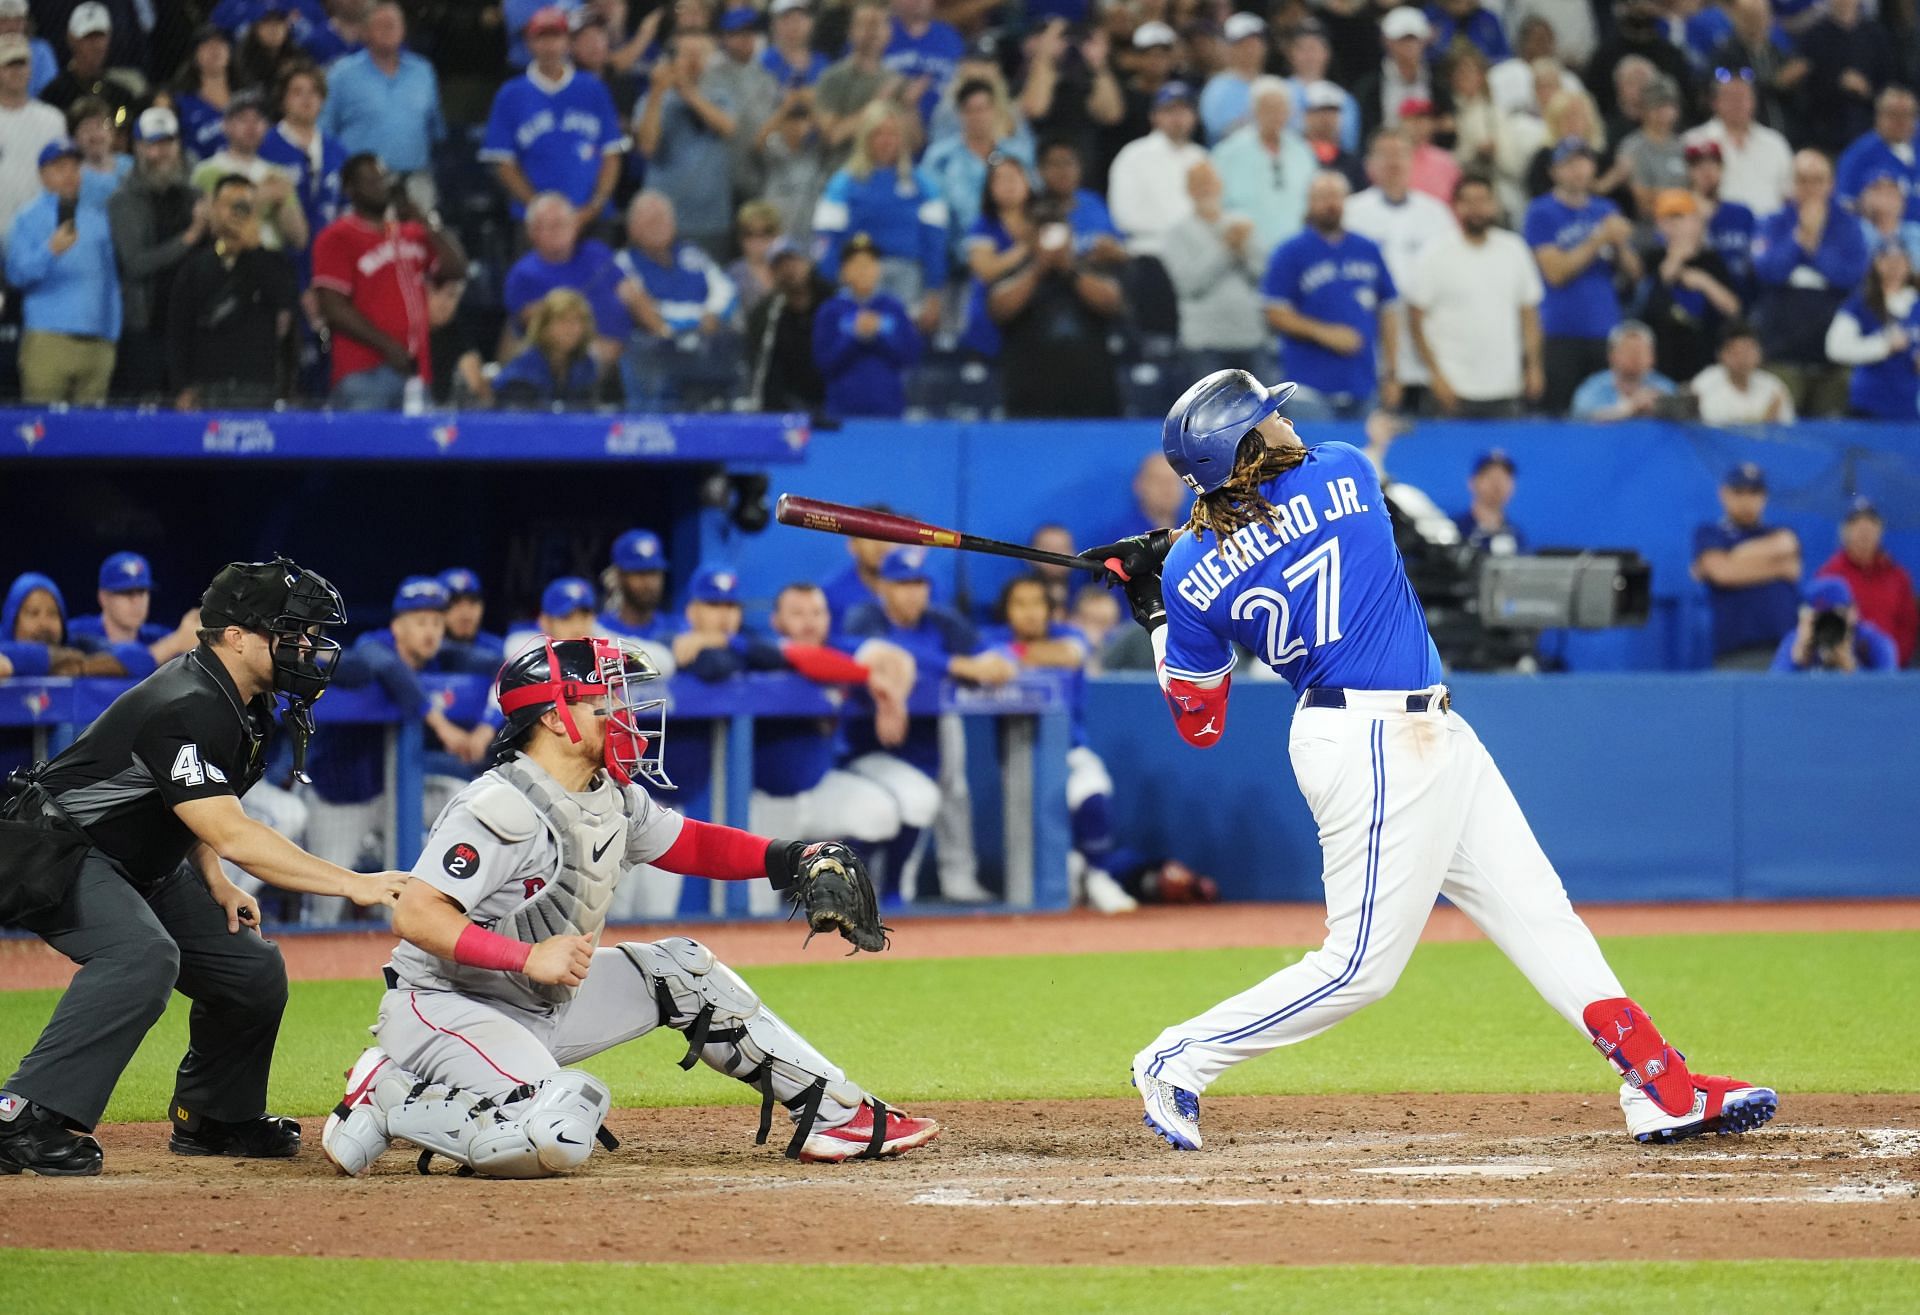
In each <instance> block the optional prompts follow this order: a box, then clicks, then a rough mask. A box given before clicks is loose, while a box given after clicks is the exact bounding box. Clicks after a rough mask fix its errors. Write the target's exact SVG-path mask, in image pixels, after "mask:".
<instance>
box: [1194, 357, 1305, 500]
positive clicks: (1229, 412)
mask: <svg viewBox="0 0 1920 1315" xmlns="http://www.w3.org/2000/svg"><path fill="white" fill-rule="evenodd" d="M1295 386H1296V385H1294V384H1275V385H1274V386H1273V387H1271V388H1267V387H1264V386H1263V385H1262V384H1261V382H1260V381H1259V380H1258V379H1256V378H1254V377H1253V376H1252V375H1250V374H1248V373H1247V372H1246V371H1245V370H1215V371H1214V372H1213V373H1212V374H1210V375H1208V376H1207V377H1206V378H1204V379H1202V380H1201V381H1200V382H1199V383H1197V384H1195V385H1194V386H1193V387H1191V388H1189V389H1187V391H1186V392H1184V393H1182V394H1181V395H1180V400H1179V401H1177V402H1175V403H1174V404H1173V409H1172V410H1171V411H1169V412H1167V420H1166V424H1165V425H1163V426H1162V427H1161V431H1160V446H1161V448H1162V450H1163V451H1165V452H1166V454H1167V464H1168V465H1169V466H1172V467H1173V473H1174V474H1176V475H1178V476H1179V477H1180V478H1181V479H1183V480H1185V481H1186V482H1187V484H1188V485H1189V486H1190V487H1191V488H1192V489H1193V491H1194V492H1196V493H1211V492H1213V491H1214V490H1215V489H1217V488H1219V487H1220V486H1221V485H1222V484H1225V483H1226V482H1227V480H1228V478H1229V477H1230V476H1231V475H1232V474H1233V459H1234V456H1235V454H1236V453H1238V452H1239V450H1240V440H1241V439H1243V438H1245V437H1246V436H1247V431H1248V430H1249V429H1252V428H1253V427H1254V426H1255V425H1257V424H1259V423H1260V422H1261V421H1262V420H1265V419H1266V418H1267V417H1268V416H1270V415H1272V414H1273V413H1274V412H1275V411H1278V410H1279V409H1280V407H1281V404H1282V403H1284V402H1285V401H1286V400H1287V399H1288V398H1289V397H1292V396H1293V390H1294V388H1295Z"/></svg>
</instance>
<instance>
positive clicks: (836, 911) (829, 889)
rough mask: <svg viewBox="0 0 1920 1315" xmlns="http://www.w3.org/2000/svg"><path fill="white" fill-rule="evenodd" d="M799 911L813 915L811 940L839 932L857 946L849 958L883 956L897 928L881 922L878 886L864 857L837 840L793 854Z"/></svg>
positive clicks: (804, 847)
mask: <svg viewBox="0 0 1920 1315" xmlns="http://www.w3.org/2000/svg"><path fill="white" fill-rule="evenodd" d="M788 864H789V871H790V873H791V876H792V882H793V885H792V890H791V894H792V898H793V907H794V911H795V912H798V911H799V910H801V909H805V910H806V911H807V928H808V931H807V940H809V941H811V940H812V939H813V938H814V934H815V933H817V932H823V931H837V932H839V933H840V935H841V936H842V937H844V938H845V939H846V941H847V943H848V944H850V945H852V946H853V950H851V951H849V953H855V952H858V951H860V950H866V951H869V952H870V953H874V954H877V953H879V952H880V951H881V950H884V949H886V948H887V932H889V931H890V930H892V929H891V928H889V927H887V926H885V925H883V924H882V923H881V921H880V904H879V901H878V900H877V899H875V897H874V893H873V881H872V879H871V878H870V877H868V876H867V865H866V864H864V863H862V862H861V861H860V856H859V855H858V854H856V853H854V852H853V851H852V850H851V849H848V848H847V847H846V846H845V845H843V844H841V843H840V842H839V841H837V840H822V841H818V842H816V843H814V844H811V845H800V844H795V845H793V846H790V847H789V850H788Z"/></svg>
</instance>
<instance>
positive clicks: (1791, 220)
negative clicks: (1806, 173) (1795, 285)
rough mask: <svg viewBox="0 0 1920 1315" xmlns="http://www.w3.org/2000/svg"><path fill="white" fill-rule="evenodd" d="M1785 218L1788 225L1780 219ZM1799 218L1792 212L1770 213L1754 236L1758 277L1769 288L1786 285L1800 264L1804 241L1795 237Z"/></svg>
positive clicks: (1755, 274)
mask: <svg viewBox="0 0 1920 1315" xmlns="http://www.w3.org/2000/svg"><path fill="white" fill-rule="evenodd" d="M1781 219H1784V220H1786V223H1785V224H1780V223H1778V222H1776V221H1778V220H1781ZM1797 222H1798V221H1797V219H1796V218H1795V216H1794V215H1793V214H1792V212H1790V211H1784V210H1783V211H1781V212H1780V213H1779V214H1777V215H1769V216H1767V218H1766V219H1764V220H1763V221H1761V223H1760V224H1759V225H1758V228H1757V231H1756V232H1755V233H1754V235H1753V273H1754V277H1755V278H1757V279H1759V280H1760V282H1762V283H1764V284H1766V285H1767V286H1768V287H1771V288H1777V287H1781V286H1783V285H1784V284H1785V283H1786V281H1787V278H1788V276H1789V275H1791V274H1792V273H1793V267H1794V266H1795V265H1798V264H1799V263H1800V244H1799V243H1798V242H1797V241H1795V240H1794V236H1793V230H1794V225H1795V224H1796V223H1797Z"/></svg>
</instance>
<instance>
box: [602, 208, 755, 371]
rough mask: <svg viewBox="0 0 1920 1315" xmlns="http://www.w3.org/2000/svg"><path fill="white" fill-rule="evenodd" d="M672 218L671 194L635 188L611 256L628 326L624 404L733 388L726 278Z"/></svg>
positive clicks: (734, 360)
mask: <svg viewBox="0 0 1920 1315" xmlns="http://www.w3.org/2000/svg"><path fill="white" fill-rule="evenodd" d="M676 223H677V220H676V216H675V214H674V208H673V202H672V201H670V200H668V199H667V198H666V197H665V196H663V195H661V194H660V193H659V192H654V191H651V190H649V191H645V192H641V193H640V194H639V195H638V196H636V197H634V198H633V202H632V204H631V205H629V206H628V207H627V246H626V249H625V250H623V251H621V252H620V254H619V255H618V256H616V257H614V264H615V266H616V267H617V268H618V270H619V271H620V274H621V275H622V282H621V285H620V293H621V299H622V302H623V303H624V304H625V305H626V306H627V308H628V309H629V311H630V312H631V313H632V316H633V324H634V326H635V331H632V332H630V333H628V334H627V335H626V354H625V355H624V356H623V357H622V358H621V368H622V370H623V372H624V374H625V378H626V385H627V402H628V404H629V405H630V406H646V407H668V406H687V407H695V408H697V407H700V406H704V405H706V404H708V403H711V402H716V401H718V402H725V401H728V400H730V399H731V398H732V397H733V396H735V395H736V393H737V392H738V389H739V371H740V355H741V351H740V335H739V334H738V333H737V332H736V331H735V330H734V328H733V307H734V302H735V299H736V296H737V294H736V291H735V288H734V286H733V280H732V279H730V278H728V277H727V276H726V273H725V271H723V270H722V269H721V268H720V267H719V266H718V265H716V264H714V263H713V257H711V256H709V255H708V254H707V253H706V252H705V251H703V250H701V249H700V248H699V247H698V246H696V245H695V244H694V243H692V242H689V241H686V240H685V239H683V238H681V237H680V236H679V233H678V230H677V227H676Z"/></svg>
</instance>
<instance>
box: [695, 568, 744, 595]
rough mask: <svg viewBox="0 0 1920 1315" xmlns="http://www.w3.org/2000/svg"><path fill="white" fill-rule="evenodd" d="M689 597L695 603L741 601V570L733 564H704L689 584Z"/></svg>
mask: <svg viewBox="0 0 1920 1315" xmlns="http://www.w3.org/2000/svg"><path fill="white" fill-rule="evenodd" d="M687 599H688V600H689V601H690V602H695V603H737V602H739V601H740V572H738V571H736V570H734V569H733V568H732V567H731V566H703V567H701V568H700V569H699V570H697V571H695V572H694V573H693V580H692V582H691V583H690V584H688V585H687Z"/></svg>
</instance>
